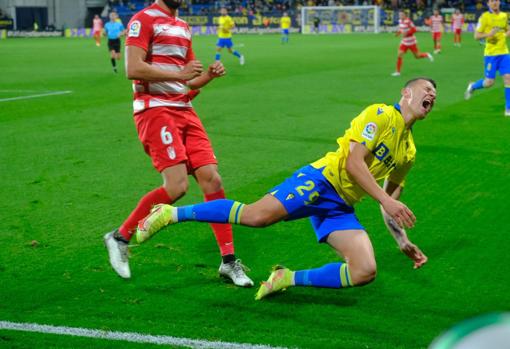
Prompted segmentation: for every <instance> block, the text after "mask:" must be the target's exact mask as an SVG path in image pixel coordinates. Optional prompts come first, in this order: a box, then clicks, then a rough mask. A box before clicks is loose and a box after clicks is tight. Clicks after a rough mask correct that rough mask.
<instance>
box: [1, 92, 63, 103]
mask: <svg viewBox="0 0 510 349" xmlns="http://www.w3.org/2000/svg"><path fill="white" fill-rule="evenodd" d="M69 93H73V91H55V92H48V93H41V94H37V95H28V96H19V97H11V98H2V99H0V102H10V101H18V100H21V99H31V98H40V97H47V96H57V95H66V94H69Z"/></svg>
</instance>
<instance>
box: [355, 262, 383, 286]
mask: <svg viewBox="0 0 510 349" xmlns="http://www.w3.org/2000/svg"><path fill="white" fill-rule="evenodd" d="M349 272H350V274H351V280H352V283H353V284H354V285H357V286H361V285H366V284H368V283H371V282H372V281H374V280H375V277H376V275H377V265H376V263H375V261H367V262H364V263H362V264H360V265H357V266H356V267H352V268H351V266H349Z"/></svg>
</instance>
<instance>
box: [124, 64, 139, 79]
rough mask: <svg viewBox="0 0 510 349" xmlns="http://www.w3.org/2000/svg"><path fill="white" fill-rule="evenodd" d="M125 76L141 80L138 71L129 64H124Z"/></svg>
mask: <svg viewBox="0 0 510 349" xmlns="http://www.w3.org/2000/svg"><path fill="white" fill-rule="evenodd" d="M126 77H127V78H128V79H129V80H142V79H141V78H140V73H139V71H138V70H137V69H136V68H134V67H133V66H132V65H129V64H126Z"/></svg>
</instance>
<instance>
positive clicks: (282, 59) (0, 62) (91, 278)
mask: <svg viewBox="0 0 510 349" xmlns="http://www.w3.org/2000/svg"><path fill="white" fill-rule="evenodd" d="M418 38H419V45H420V47H421V48H422V49H423V50H431V49H432V40H431V38H430V36H429V35H426V34H421V35H419V36H418ZM234 39H235V40H234V41H235V43H237V44H238V45H239V50H240V51H241V52H242V53H244V54H245V55H246V65H245V66H242V67H241V66H239V64H238V61H237V60H236V59H235V57H233V56H230V55H227V54H226V53H224V54H223V62H224V64H225V65H226V67H227V70H228V75H227V76H226V77H225V78H223V79H219V80H217V81H215V82H213V83H212V84H211V85H210V86H208V87H206V88H205V89H204V90H203V92H202V94H201V95H200V96H199V97H197V99H196V100H195V107H196V110H197V112H198V114H199V115H200V116H201V118H202V120H203V122H204V124H205V126H206V129H207V130H208V132H209V135H210V138H211V140H212V142H213V146H214V147H215V151H216V155H217V157H218V159H219V162H220V171H221V174H222V177H223V180H224V184H225V187H226V191H227V194H228V196H229V197H230V198H232V199H236V200H240V201H245V202H250V201H253V200H256V199H258V198H259V197H260V196H261V195H262V194H263V193H265V191H266V190H269V189H270V188H271V187H272V186H274V185H276V184H278V183H280V182H281V181H282V180H283V179H285V178H286V177H287V176H288V175H290V174H291V173H293V171H294V170H296V169H297V168H299V167H300V166H303V165H305V164H307V163H309V162H311V161H314V160H316V159H318V158H319V157H321V156H322V155H323V154H324V153H325V152H327V151H331V150H335V149H336V143H335V140H336V138H337V137H338V136H340V135H341V134H342V133H343V131H344V129H345V128H346V127H347V126H348V124H349V122H350V120H351V119H352V118H353V117H354V116H356V115H357V114H358V113H359V112H360V111H361V110H362V109H363V108H364V107H365V106H367V105H369V104H371V103H376V102H384V103H394V102H397V101H398V99H399V96H400V88H401V86H402V85H403V83H404V82H405V81H406V80H407V79H409V78H412V77H415V76H420V75H426V76H430V77H432V78H434V79H436V81H437V83H438V89H437V91H438V95H437V102H436V106H435V108H434V110H433V112H432V113H431V114H429V116H428V118H427V119H426V120H425V121H422V122H419V123H417V124H416V126H415V129H414V137H415V141H416V145H417V149H418V152H417V163H416V166H415V168H414V169H413V170H412V172H411V173H410V175H409V178H408V183H407V186H406V192H405V193H404V196H403V201H404V202H405V203H406V204H408V206H409V207H410V208H411V209H412V210H413V211H414V213H415V214H416V216H417V225H416V227H415V228H414V229H413V230H411V231H409V232H408V233H409V236H410V238H411V240H412V241H414V242H415V243H417V244H418V245H419V246H420V247H421V248H422V249H423V251H424V252H425V253H426V254H427V255H428V257H429V262H428V264H426V265H425V266H424V267H423V268H422V269H420V270H413V269H412V262H411V261H410V260H408V259H407V258H406V257H405V256H404V255H403V254H402V253H400V252H399V250H398V249H397V247H396V244H395V242H394V241H393V239H392V237H391V235H390V234H389V233H388V232H387V231H386V229H385V227H384V224H383V221H382V219H381V217H380V214H379V210H378V206H377V205H376V204H375V203H374V202H373V201H372V200H370V199H366V200H365V201H363V202H362V203H361V204H360V205H359V206H358V209H357V212H358V216H359V218H360V220H361V222H362V223H363V224H364V225H365V227H366V228H367V230H368V232H369V235H370V237H371V239H372V242H373V245H374V249H375V252H376V258H377V263H378V276H377V279H376V281H375V282H374V283H372V284H370V285H368V286H366V287H362V288H352V289H345V290H331V289H314V288H293V289H290V290H288V291H287V292H285V293H283V294H281V295H277V296H275V297H271V298H269V299H267V300H264V301H260V302H256V301H254V299H253V297H254V293H255V289H241V288H236V287H233V286H232V285H231V284H228V283H225V282H224V281H222V280H221V279H220V278H219V277H218V275H217V268H218V265H219V262H220V257H219V253H218V250H217V246H216V244H215V241H214V238H213V234H212V233H211V231H210V229H209V227H208V225H206V224H198V223H186V224H182V225H179V226H174V227H169V228H166V229H165V230H164V231H162V232H161V233H160V234H159V235H158V236H156V237H155V238H154V239H152V240H151V241H150V242H149V243H147V244H145V245H143V246H139V247H135V248H133V249H132V256H131V259H130V263H131V269H132V273H133V277H132V279H131V280H129V281H125V280H122V279H120V278H119V277H117V276H116V275H115V274H114V272H113V271H112V270H111V268H110V266H109V264H108V261H107V254H106V250H105V248H104V246H103V242H102V236H103V234H104V233H105V232H107V231H110V230H112V229H113V228H115V227H117V226H118V225H119V224H120V223H121V222H122V221H123V219H124V218H125V217H126V216H127V215H128V214H129V212H130V211H131V209H132V208H133V207H134V205H135V204H136V203H137V201H138V199H139V198H140V197H141V196H142V195H143V194H144V193H145V192H147V191H149V190H151V189H152V188H154V187H156V186H159V185H160V184H161V180H160V176H159V174H158V173H157V172H156V171H155V170H154V169H153V168H152V166H151V163H150V159H149V158H148V157H147V156H146V155H145V153H144V152H143V150H142V147H141V145H140V143H139V141H138V139H137V136H136V131H135V127H134V124H133V121H132V112H131V102H132V96H131V85H130V82H129V81H128V80H127V79H126V78H125V76H124V74H123V73H119V74H117V75H115V74H113V73H112V71H111V67H110V62H109V58H108V53H107V50H106V48H105V47H104V45H103V46H102V47H101V48H96V47H95V46H94V43H93V40H92V39H91V40H86V39H63V38H62V39H60V38H58V39H12V40H10V39H8V40H4V41H0V52H1V54H0V69H1V76H0V99H5V98H10V97H20V96H29V95H33V94H40V93H47V92H48V91H67V90H69V91H72V93H71V94H67V95H60V96H51V97H50V96H49V97H43V98H34V99H23V100H15V101H0V178H1V187H0V280H1V287H0V299H1V302H0V321H13V322H32V323H40V324H50V325H57V326H72V327H85V328H91V329H108V330H115V331H130V332H140V333H146V334H154V335H171V336H176V337H188V338H195V339H205V340H222V341H228V342H239V343H253V344H266V345H273V346H286V347H296V348H343V349H348V348H352V349H357V348H388V349H390V348H391V349H397V348H402V349H404V348H405V349H409V348H426V347H427V346H428V344H429V343H430V342H431V341H432V339H433V338H434V337H436V336H437V335H439V334H440V333H441V332H442V331H443V330H445V329H447V328H448V327H450V326H452V325H453V324H455V323H457V322H458V321H460V320H462V319H465V318H468V317H472V316H476V315H479V314H482V313H487V312H493V311H505V310H506V311H508V310H509V308H510V298H509V294H510V289H509V285H510V267H509V265H510V259H509V257H508V251H509V250H510V248H509V247H510V242H509V241H510V239H509V233H510V214H509V209H510V204H509V197H510V184H509V178H510V176H509V174H510V150H509V149H510V119H509V118H505V117H504V116H503V112H504V93H503V85H502V82H501V79H500V78H498V81H497V84H496V86H494V87H493V88H492V89H490V90H484V91H480V92H477V93H476V94H475V96H474V97H473V98H472V99H471V100H469V101H464V100H463V92H464V89H465V87H466V85H467V82H468V81H470V80H475V79H479V78H480V77H482V74H483V69H482V68H483V67H482V64H483V60H482V54H483V48H482V47H481V46H480V45H479V44H478V43H477V42H475V41H474V40H473V39H472V37H471V36H470V35H465V36H464V42H463V47H462V48H455V47H453V44H452V41H453V38H452V36H451V35H446V36H445V37H444V39H443V46H444V48H443V53H441V54H440V55H437V56H436V61H435V62H434V63H430V62H429V61H428V60H426V59H424V60H419V61H418V60H415V59H414V58H413V57H412V56H411V55H410V54H408V55H406V56H405V58H404V65H403V74H402V76H401V77H400V78H394V77H391V76H390V74H391V73H392V72H393V70H394V66H395V60H396V50H397V46H398V39H396V38H394V37H393V36H392V35H390V34H379V35H343V36H299V35H293V36H291V40H290V44H289V45H286V46H282V45H281V44H280V41H279V40H280V39H279V36H276V35H275V36H259V35H253V36H237V37H235V38H234ZM214 43H215V38H214V37H196V38H195V39H194V47H195V52H196V55H197V57H198V58H199V59H201V60H202V61H203V62H204V63H210V62H212V60H213V58H214ZM240 44H242V45H240ZM190 181H191V182H192V184H191V186H190V191H189V193H188V195H187V196H186V197H184V198H183V199H182V200H181V201H180V204H186V203H193V202H198V201H201V200H202V197H201V195H200V192H199V190H198V189H197V186H196V184H195V183H193V180H192V179H191V178H190ZM234 229H235V230H234V231H235V245H236V252H237V255H238V257H240V258H241V259H242V260H243V262H244V263H245V264H246V265H248V266H249V267H250V268H251V269H252V271H251V273H250V276H251V277H252V278H253V279H254V280H255V281H256V282H257V283H258V282H260V281H262V280H264V279H265V278H266V277H267V276H268V275H269V270H270V268H271V266H272V265H273V264H276V263H281V264H284V265H286V266H288V267H290V268H294V269H301V268H310V267H316V266H320V265H322V264H324V263H327V262H329V261H333V260H335V258H336V256H335V254H334V253H333V251H332V250H331V249H330V248H329V247H328V246H326V245H318V244H317V243H316V241H315V236H314V234H313V232H312V230H311V227H310V224H309V222H308V221H307V220H300V221H294V222H288V223H280V224H277V225H274V226H272V227H269V228H265V229H250V228H244V227H235V228H234ZM32 241H36V242H37V243H34V244H33V243H32ZM0 347H7V348H33V347H44V348H76V347H90V348H98V347H101V348H121V347H122V348H141V347H142V345H141V344H130V343H124V342H112V341H104V340H96V339H86V338H73V337H66V336H57V335H43V334H34V333H32V334H27V333H22V332H14V331H0ZM149 347H156V346H149Z"/></svg>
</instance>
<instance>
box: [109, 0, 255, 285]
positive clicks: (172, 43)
mask: <svg viewBox="0 0 510 349" xmlns="http://www.w3.org/2000/svg"><path fill="white" fill-rule="evenodd" d="M181 3H182V0H156V1H155V3H154V4H152V5H151V6H149V7H147V8H145V9H143V10H142V11H140V12H138V13H137V14H135V15H134V16H133V18H132V19H131V21H130V23H129V25H128V37H127V40H126V73H127V77H128V79H131V80H133V90H134V102H133V108H134V121H135V124H136V128H137V131H138V137H139V139H140V141H141V142H142V144H143V146H144V149H145V152H146V153H147V154H148V155H149V156H150V157H151V158H152V164H153V166H154V167H155V168H156V170H158V172H160V173H161V175H162V177H163V186H161V187H159V188H156V189H154V190H153V191H151V192H149V193H147V194H145V196H143V197H142V198H141V199H140V201H139V203H138V205H137V206H136V208H135V209H134V210H133V212H131V214H130V216H129V217H128V218H127V219H126V220H125V221H124V223H123V224H122V225H121V226H120V227H119V228H118V229H116V230H114V231H112V232H110V233H108V234H106V235H105V236H104V241H105V244H106V247H107V249H108V254H109V258H110V264H111V265H112V267H113V269H114V270H115V271H116V272H117V274H119V276H121V277H123V278H130V277H131V271H130V269H129V263H128V253H127V252H128V243H129V241H130V239H131V237H132V234H133V232H134V231H135V230H136V227H137V225H138V222H139V221H140V220H142V219H143V218H144V217H145V216H147V215H148V214H149V213H150V212H151V211H154V210H158V206H157V205H158V204H170V203H172V202H175V201H177V200H178V199H179V198H180V197H182V196H183V195H184V194H185V193H186V191H187V189H188V174H191V175H193V176H194V177H195V178H196V180H197V182H198V184H199V186H200V188H201V189H202V191H203V193H204V195H205V200H206V201H210V200H217V199H221V198H224V197H225V193H224V191H223V185H222V181H221V177H220V175H219V173H218V166H217V160H216V157H215V155H214V152H213V149H212V146H211V142H210V141H209V138H208V136H207V133H206V132H205V129H204V127H203V125H202V122H201V121H200V119H199V117H198V116H197V114H196V113H195V111H194V110H193V107H192V105H191V99H192V98H193V97H194V95H195V94H196V92H195V91H197V90H198V89H199V88H201V87H203V86H205V85H207V84H208V83H209V82H210V81H212V80H213V79H215V78H218V77H221V76H223V75H224V74H225V68H224V67H223V65H222V64H221V62H215V63H213V64H211V65H210V66H209V67H208V69H207V70H205V71H203V67H202V63H200V62H199V61H198V60H196V58H195V54H194V53H193V49H192V46H191V32H190V29H189V27H188V24H187V23H186V22H185V21H183V20H181V19H180V18H178V17H177V16H176V15H177V9H178V8H179V6H180V5H181ZM211 226H212V229H213V231H214V234H215V236H216V240H217V242H218V245H219V248H220V252H221V255H222V263H221V265H220V269H219V272H220V275H222V276H224V277H227V278H230V279H231V280H232V281H233V282H234V283H235V284H236V285H238V286H243V287H251V286H253V282H252V280H250V278H248V276H246V274H245V273H244V266H243V265H242V264H241V262H240V261H239V260H237V259H236V258H235V255H234V244H233V238H232V227H231V225H230V224H211Z"/></svg>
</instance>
